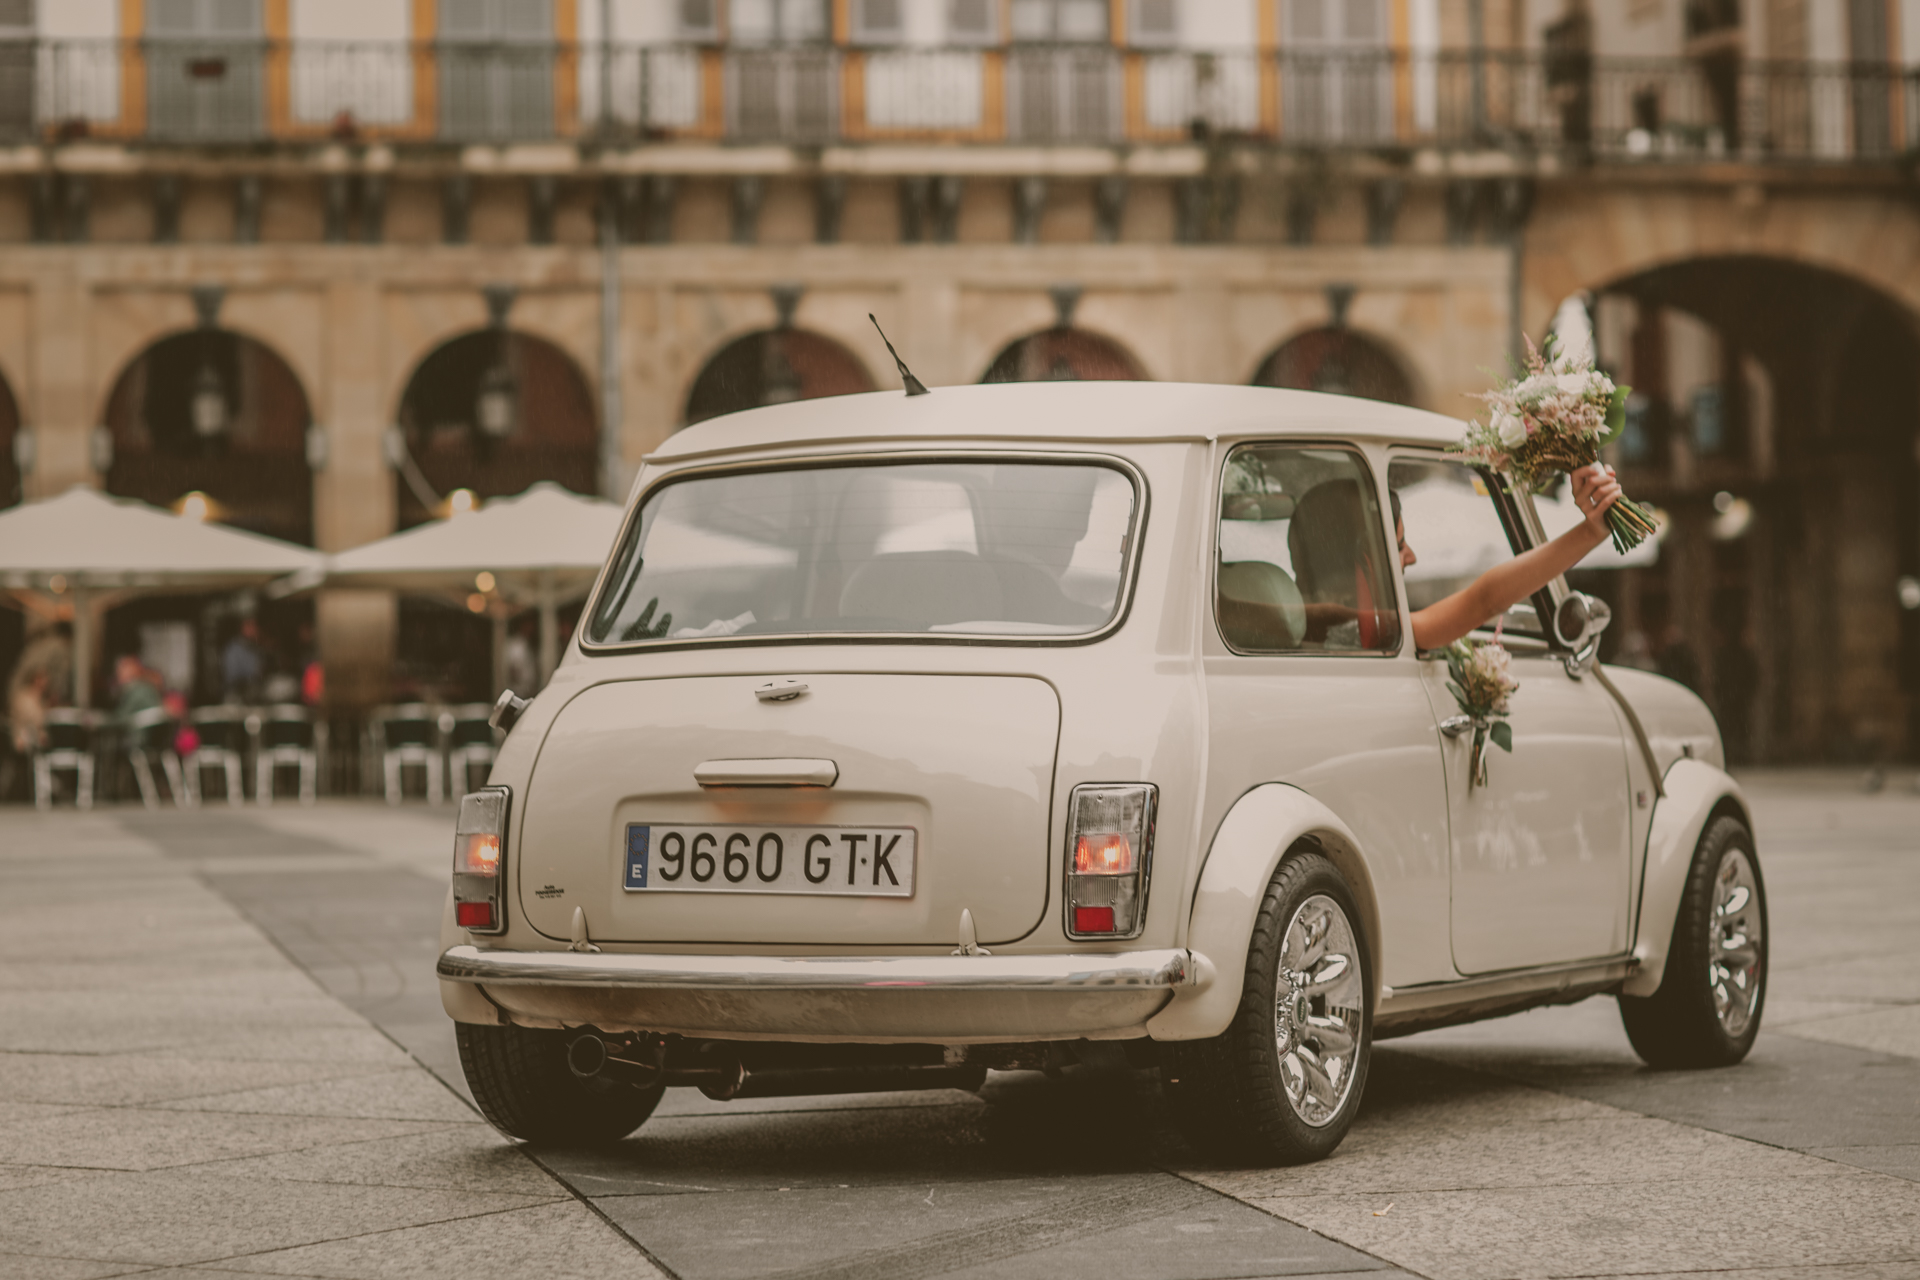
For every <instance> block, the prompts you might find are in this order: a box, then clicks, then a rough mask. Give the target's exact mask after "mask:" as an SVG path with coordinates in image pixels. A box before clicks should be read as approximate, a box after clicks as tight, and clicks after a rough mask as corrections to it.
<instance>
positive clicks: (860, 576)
mask: <svg viewBox="0 0 1920 1280" xmlns="http://www.w3.org/2000/svg"><path fill="white" fill-rule="evenodd" d="M1139 505H1140V503H1139V498H1138V495H1137V493H1136V492H1135V486H1134V482H1133V480H1132V478H1131V477H1129V476H1128V475H1127V474H1126V473H1125V472H1124V471H1122V470H1120V469H1119V468H1118V467H1117V466H1112V465H1108V464H1104V463H1098V462H1088V463H1043V462H1013V461H1006V462H1002V461H983V462H913V463H884V464H867V465H845V466H807V467H794V468H788V469H784V470H759V471H741V472H729V473H724V474H718V475H705V476H697V477H692V478H689V479H686V480H678V481H672V482H669V483H667V484H665V485H662V486H660V487H659V488H657V489H655V490H654V491H653V492H652V493H651V494H650V495H649V496H648V497H647V500H646V503H645V505H644V506H643V507H642V508H641V510H640V518H639V519H638V520H637V521H635V522H634V524H633V526H632V528H631V531H630V532H629V534H628V535H627V538H626V540H625V542H624V543H623V544H622V545H621V547H620V548H619V550H618V552H617V553H616V556H615V560H614V566H613V571H612V572H611V573H610V574H609V575H608V578H607V581H606V585H605V586H604V587H603V588H602V590H601V593H600V597H599V600H598V602H597V603H596V605H595V606H594V610H593V614H592V616H591V618H590V619H589V620H588V629H587V639H588V641H589V642H590V643H592V644H600V645H624V644H632V643H640V642H647V641H659V642H674V641H679V642H685V641H690V640H707V639H719V638H723V637H731V636H740V637H751V636H781V635H821V634H826V635H833V634H868V633H874V634H878V633H894V634H900V633H907V634H922V635H926V636H929V637H940V636H952V637H955V638H960V637H968V638H971V637H979V636H999V637H1020V638H1034V637H1049V636H1074V635H1085V634H1088V633H1090V632H1094V631H1098V630H1100V629H1101V628H1102V627H1104V626H1105V625H1106V624H1107V623H1108V622H1109V621H1111V620H1112V618H1113V616H1114V613H1115V610H1116V609H1117V608H1118V607H1119V601H1120V595H1121V586H1122V580H1123V573H1124V569H1125V565H1126V562H1127V550H1128V547H1129V545H1130V542H1129V540H1130V538H1131V536H1132V532H1133V528H1134V523H1135V520H1136V517H1137V512H1138V510H1139Z"/></svg>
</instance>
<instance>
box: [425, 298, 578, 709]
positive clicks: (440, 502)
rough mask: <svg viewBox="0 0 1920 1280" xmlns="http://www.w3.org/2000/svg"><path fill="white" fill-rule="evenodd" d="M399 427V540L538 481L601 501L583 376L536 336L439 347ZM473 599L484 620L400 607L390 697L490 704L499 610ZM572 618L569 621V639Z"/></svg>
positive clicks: (500, 332) (480, 337) (457, 341)
mask: <svg viewBox="0 0 1920 1280" xmlns="http://www.w3.org/2000/svg"><path fill="white" fill-rule="evenodd" d="M399 426H400V431H401V438H402V440H403V441H404V442H405V443H406V446H407V454H408V458H409V460H410V461H411V463H412V464H413V465H414V466H415V467H416V468H417V475H415V476H412V477H409V476H408V475H407V473H406V470H405V467H404V465H403V467H402V469H401V470H400V472H399V474H397V475H396V476H395V478H394V484H395V485H396V488H397V492H398V498H399V501H398V504H397V511H398V519H397V520H396V524H397V525H398V527H399V528H401V529H410V528H412V527H413V526H415V525H418V524H423V523H425V522H426V521H428V520H432V519H436V518H441V517H444V516H446V515H448V514H449V511H450V503H451V497H452V495H453V494H454V493H455V492H456V491H458V490H462V489H465V490H469V491H470V492H471V493H472V494H473V495H474V496H475V497H476V498H478V499H479V500H480V501H482V502H484V501H485V500H486V499H488V498H497V497H505V496H509V495H512V494H517V493H524V492H525V491H526V490H527V488H528V487H529V486H530V485H533V484H535V483H536V482H538V481H542V480H547V481H552V482H554V483H556V484H559V485H562V486H564V487H565V488H568V489H571V490H573V491H574V492H575V493H586V494H591V493H597V492H599V479H600V438H599V419H598V415H597V414H596V413H595V411H594V404H593V393H592V391H591V389H590V388H589V386H588V383H587V379H586V375H585V374H584V373H582V372H581V370H580V367H579V366H578V365H576V364H575V363H574V361H573V359H572V357H570V356H569V355H568V354H567V353H566V352H565V351H562V350H561V349H560V348H559V347H557V346H555V345H554V344H553V343H551V342H548V341H547V340H546V339H544V338H539V337H535V336H534V335H532V334H529V333H522V332H519V331H517V330H514V329H511V328H506V327H490V328H486V329H481V330H478V331H475V332H472V333H465V334H461V335H460V336H458V337H456V338H452V339H450V340H449V341H447V342H444V343H442V344H441V345H440V346H438V347H436V348H435V349H434V350H433V351H431V352H430V353H428V355H427V356H426V358H425V359H423V360H421V362H420V364H419V366H418V367H417V368H416V369H415V370H414V372H413V376H412V377H411V378H409V379H408V380H407V387H406V390H405V392H403V393H402V395H401V398H400V410H399ZM474 599H475V600H477V601H482V603H481V608H480V609H478V610H476V609H474V608H471V607H469V608H458V607H454V606H451V605H449V604H447V603H444V602H442V601H439V600H435V599H430V598H425V597H416V596H404V595H403V596H402V597H401V598H400V606H399V608H400V618H399V631H398V639H397V648H396V652H395V655H394V658H395V662H394V668H393V671H392V672H391V673H390V674H391V678H390V680H389V682H388V689H389V695H390V696H391V697H393V698H395V699H397V700H408V699H414V698H423V699H427V700H429V701H433V700H444V701H449V702H460V701H477V700H484V699H487V698H490V697H491V696H492V690H493V680H494V663H493V643H494V634H493V624H492V621H491V620H490V619H489V617H488V616H487V615H486V614H485V612H484V610H485V609H486V608H489V607H497V606H493V605H488V604H486V603H485V602H484V600H483V598H482V597H481V596H478V595H476V596H475V597H474ZM576 611H577V609H569V610H563V612H562V625H563V631H564V630H569V629H570V628H571V622H572V616H573V614H574V612H576ZM524 625H525V622H524V620H520V621H516V623H515V627H516V629H518V628H523V627H524ZM523 683H524V681H523Z"/></svg>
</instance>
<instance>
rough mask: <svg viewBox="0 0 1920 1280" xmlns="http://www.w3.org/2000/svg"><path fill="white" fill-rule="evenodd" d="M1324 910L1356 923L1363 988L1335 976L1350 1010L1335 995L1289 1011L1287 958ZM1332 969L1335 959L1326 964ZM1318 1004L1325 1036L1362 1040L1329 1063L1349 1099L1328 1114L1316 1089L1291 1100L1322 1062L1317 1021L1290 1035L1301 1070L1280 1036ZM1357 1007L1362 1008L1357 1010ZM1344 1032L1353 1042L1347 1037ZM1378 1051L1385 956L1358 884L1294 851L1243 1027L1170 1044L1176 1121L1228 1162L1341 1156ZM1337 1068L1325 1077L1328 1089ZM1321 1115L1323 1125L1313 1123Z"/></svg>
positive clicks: (1351, 928) (1341, 1097)
mask: <svg viewBox="0 0 1920 1280" xmlns="http://www.w3.org/2000/svg"><path fill="white" fill-rule="evenodd" d="M1320 901H1331V903H1332V904H1333V905H1334V906H1336V907H1338V908H1339V911H1340V912H1341V913H1342V914H1343V915H1344V923H1345V925H1346V928H1347V931H1348V936H1349V938H1350V940H1351V942H1352V947H1351V950H1350V952H1346V953H1345V954H1347V955H1348V956H1349V960H1348V966H1349V968H1351V967H1352V959H1353V958H1357V959H1358V961H1359V964H1358V970H1359V980H1358V983H1357V986H1356V985H1355V984H1354V983H1353V982H1352V980H1351V975H1349V974H1346V971H1345V970H1342V971H1341V973H1342V975H1344V976H1342V977H1339V978H1336V979H1333V980H1332V981H1333V984H1334V985H1333V986H1332V987H1331V988H1330V989H1331V990H1333V991H1335V992H1337V993H1338V994H1339V997H1340V999H1341V1000H1342V1001H1343V1002H1344V1003H1343V1004H1341V1005H1339V1006H1334V1007H1333V1008H1331V1009H1330V1008H1329V1005H1328V1001H1327V999H1326V998H1325V997H1314V996H1311V995H1308V994H1307V993H1306V992H1305V991H1304V990H1303V991H1299V992H1294V991H1293V990H1292V987H1291V984H1289V991H1290V993H1291V994H1290V995H1289V997H1288V999H1287V1001H1286V1002H1285V1003H1284V1004H1283V1003H1282V1001H1281V1000H1280V990H1281V982H1282V978H1281V960H1282V953H1283V948H1284V946H1285V943H1286V937H1287V932H1288V929H1289V928H1290V927H1291V926H1292V925H1293V923H1294V921H1295V917H1296V915H1302V919H1303V921H1305V922H1306V924H1305V926H1304V927H1308V928H1309V929H1310V928H1311V924H1312V920H1313V917H1310V916H1307V915H1303V914H1302V913H1303V912H1309V911H1323V910H1324V909H1323V908H1321V907H1319V906H1318V903H1319V902H1320ZM1318 963H1319V964H1321V965H1325V964H1326V963H1327V960H1326V959H1323V960H1322V961H1320V962H1318ZM1303 997H1304V998H1305V999H1306V1000H1307V1006H1306V1008H1307V1010H1308V1013H1309V1015H1312V1014H1314V1013H1315V1012H1316V1011H1317V1014H1318V1016H1319V1017H1320V1018H1321V1025H1322V1027H1325V1028H1337V1027H1351V1026H1354V1025H1356V1024H1357V1026H1358V1035H1357V1036H1350V1037H1347V1041H1348V1042H1349V1043H1351V1044H1353V1045H1354V1046H1356V1047H1355V1049H1354V1051H1353V1052H1352V1053H1351V1055H1350V1057H1348V1056H1345V1055H1342V1054H1338V1053H1335V1054H1329V1055H1326V1056H1325V1058H1326V1061H1328V1062H1331V1063H1332V1064H1333V1065H1334V1067H1337V1068H1338V1071H1339V1076H1340V1080H1339V1082H1338V1083H1340V1084H1343V1085H1344V1092H1343V1093H1337V1094H1336V1097H1337V1100H1338V1101H1337V1105H1334V1106H1331V1107H1329V1106H1326V1105H1324V1102H1325V1099H1324V1098H1323V1097H1320V1096H1316V1095H1315V1094H1314V1093H1313V1091H1312V1089H1311V1086H1310V1085H1308V1084H1306V1083H1304V1082H1303V1083H1302V1084H1301V1085H1299V1086H1298V1087H1299V1088H1300V1089H1302V1090H1304V1092H1302V1094H1301V1102H1300V1103H1298V1104H1297V1103H1296V1102H1294V1101H1293V1100H1290V1098H1289V1088H1288V1083H1287V1081H1288V1078H1289V1077H1292V1078H1295V1079H1299V1076H1298V1071H1299V1065H1300V1062H1301V1059H1302V1058H1303V1057H1305V1056H1306V1055H1309V1054H1311V1055H1312V1056H1311V1057H1310V1058H1307V1062H1308V1065H1309V1066H1311V1065H1314V1064H1316V1063H1320V1062H1321V1061H1322V1055H1321V1054H1320V1053H1319V1052H1318V1049H1319V1048H1324V1047H1325V1046H1326V1045H1327V1044H1329V1043H1332V1042H1328V1041H1322V1040H1318V1039H1316V1038H1315V1037H1316V1036H1318V1035H1322V1034H1325V1032H1324V1031H1323V1030H1319V1029H1316V1028H1315V1027H1314V1025H1313V1024H1308V1030H1307V1032H1306V1034H1305V1035H1304V1036H1301V1037H1300V1038H1299V1040H1298V1041H1297V1042H1295V1041H1294V1040H1293V1039H1292V1037H1293V1032H1292V1031H1291V1030H1285V1031H1284V1033H1285V1034H1287V1035H1288V1036H1289V1038H1290V1044H1294V1043H1297V1047H1296V1048H1295V1049H1294V1050H1293V1051H1292V1055H1291V1059H1290V1062H1289V1063H1283V1056H1284V1055H1283V1054H1282V1051H1281V1045H1280V1037H1281V1035H1282V1034H1283V1028H1291V1027H1294V1026H1297V1025H1299V1023H1298V1021H1297V1018H1298V1014H1297V1012H1296V1011H1297V1010H1299V1009H1300V1008H1301V1007H1302V1006H1301V1005H1300V1003H1299V1001H1300V999H1301V998H1303ZM1356 998H1357V1000H1358V1004H1357V1007H1356V1006H1355V1005H1354V1004H1353V1001H1354V1000H1355V999H1356ZM1342 1034H1344V1033H1342ZM1372 1047H1373V959H1372V956H1371V954H1370V953H1369V950H1368V939H1367V937H1366V933H1365V928H1364V926H1363V924H1362V922H1361V917H1360V913H1359V911H1358V910H1356V909H1355V906H1354V900H1353V894H1352V892H1351V891H1350V890H1349V889H1348V887H1347V882H1346V880H1345V879H1344V878H1343V877H1342V876H1341V875H1340V872H1339V871H1338V870H1337V869H1335V867H1334V865H1333V864H1332V863H1331V862H1329V861H1327V859H1326V858H1325V857H1323V856H1321V855H1320V854H1319V853H1316V852H1312V851H1310V850H1300V851H1296V852H1294V853H1291V854H1289V855H1288V856H1287V857H1286V858H1285V859H1284V860H1283V861H1282V862H1281V864H1280V869H1279V870H1278V871H1276V872H1275V873H1274V876H1273V880H1272V881H1271V882H1270V883H1269V884H1268V885H1267V892H1266V895H1265V897H1264V898H1263V899H1262V900H1261V903H1260V913H1259V915H1258V917H1257V918H1256V919H1255V921H1254V929H1253V939H1252V942H1251V943H1250V944H1249V945H1248V948H1247V966H1246V981H1245V985H1244V987H1243V988H1242V991H1241V996H1240V1007H1239V1009H1238V1010H1237V1011H1236V1012H1235V1013H1234V1017H1233V1022H1232V1023H1231V1024H1230V1025H1229V1026H1228V1027H1227V1029H1226V1031H1225V1032H1224V1033H1222V1034H1221V1035H1218V1036H1215V1037H1214V1038H1213V1039H1210V1040H1187V1041H1173V1042H1169V1043H1166V1044H1162V1045H1161V1046H1160V1049H1161V1054H1162V1057H1161V1064H1162V1065H1161V1080H1162V1084H1163V1087H1164V1089H1165V1090H1166V1094H1167V1100H1168V1104H1169V1107H1170V1108H1171V1110H1172V1112H1173V1116H1174V1119H1175V1120H1176V1121H1177V1122H1178V1124H1179V1125H1180V1128H1181V1129H1182V1131H1183V1132H1184V1133H1185V1134H1186V1136H1187V1140H1188V1141H1189V1142H1191V1143H1192V1144H1193V1145H1194V1146H1195V1147H1197V1148H1198V1149H1199V1150H1200V1151H1202V1152H1203V1153H1205V1154H1206V1155H1208V1156H1210V1157H1212V1158H1215V1159H1220V1160H1228V1161H1233V1162H1236V1163H1238V1162H1245V1163H1253V1164H1305V1163H1307V1162H1309V1161H1313V1160H1320V1159H1323V1158H1324V1157H1326V1156H1328V1155H1330V1154H1332V1152H1333V1150H1334V1148H1335V1147H1338V1146H1339V1145H1340V1140H1341V1139H1342V1138H1344V1137H1346V1134H1347V1130H1348V1128H1350V1127H1351V1126H1352V1124H1353V1117H1354V1116H1355V1114H1357V1113H1358V1112H1359V1110H1360V1098H1361V1095H1362V1094H1363V1093H1364V1092H1365V1091H1366V1085H1367V1063H1368V1059H1369V1058H1370V1056H1371V1053H1372ZM1330 1074H1331V1071H1330V1070H1323V1072H1322V1074H1321V1076H1320V1077H1319V1078H1320V1079H1321V1080H1322V1081H1323V1082H1325V1081H1327V1080H1328V1078H1329V1076H1330ZM1303 1107H1304V1109H1305V1110H1306V1111H1308V1112H1311V1113H1314V1114H1312V1116H1311V1118H1309V1116H1308V1115H1303Z"/></svg>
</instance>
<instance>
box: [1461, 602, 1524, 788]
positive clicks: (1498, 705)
mask: <svg viewBox="0 0 1920 1280" xmlns="http://www.w3.org/2000/svg"><path fill="white" fill-rule="evenodd" d="M1446 652H1447V674H1448V675H1449V676H1451V677H1452V679H1451V680H1450V681H1448V683H1447V692H1448V693H1451V694H1452V695H1453V700H1454V701H1455V702H1457V703H1459V704H1460V712H1461V714H1462V715H1464V716H1466V717H1467V718H1468V719H1470V720H1472V721H1473V750H1472V752H1471V753H1470V754H1469V755H1468V756H1467V790H1468V791H1472V790H1473V789H1474V788H1475V787H1484V786H1486V785H1487V742H1488V740H1489V739H1491V740H1492V742H1493V745H1494V746H1496V747H1499V748H1500V749H1501V750H1502V751H1506V752H1511V751H1512V750H1513V726H1512V725H1510V724H1508V723H1507V712H1508V710H1509V708H1508V705H1507V699H1508V698H1509V697H1510V696H1512V694H1513V691H1514V690H1515V689H1518V688H1519V687H1520V682H1519V681H1518V680H1515V679H1514V678H1513V670H1512V663H1513V655H1512V654H1510V653H1508V652H1507V650H1506V646H1505V645H1502V644H1501V643H1500V642H1499V641H1498V640H1474V639H1466V640H1455V641H1454V642H1453V643H1452V644H1450V645H1448V646H1447V650H1446Z"/></svg>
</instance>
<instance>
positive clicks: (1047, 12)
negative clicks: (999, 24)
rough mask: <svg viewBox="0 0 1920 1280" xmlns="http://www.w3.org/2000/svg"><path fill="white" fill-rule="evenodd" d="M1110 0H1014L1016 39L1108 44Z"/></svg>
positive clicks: (1029, 41) (1023, 41) (1048, 42)
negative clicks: (1108, 7)
mask: <svg viewBox="0 0 1920 1280" xmlns="http://www.w3.org/2000/svg"><path fill="white" fill-rule="evenodd" d="M1107 16H1108V11H1107V0H1013V9H1012V22H1013V31H1012V35H1013V39H1014V42H1015V43H1033V44H1105V43H1106V42H1107V40H1108V38H1109V31H1110V28H1109V27H1108V25H1107Z"/></svg>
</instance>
